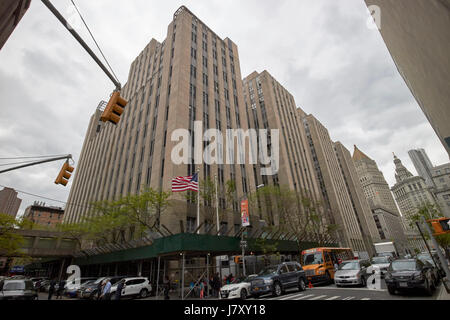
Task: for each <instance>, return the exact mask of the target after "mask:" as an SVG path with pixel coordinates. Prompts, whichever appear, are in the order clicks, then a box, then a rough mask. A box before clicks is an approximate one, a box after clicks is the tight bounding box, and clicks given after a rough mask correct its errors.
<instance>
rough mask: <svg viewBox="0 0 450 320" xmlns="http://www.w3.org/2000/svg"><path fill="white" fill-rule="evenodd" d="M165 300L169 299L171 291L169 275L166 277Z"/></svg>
mask: <svg viewBox="0 0 450 320" xmlns="http://www.w3.org/2000/svg"><path fill="white" fill-rule="evenodd" d="M163 284H164V300H169V299H170V297H169V291H170V279H169V277H168V276H165V277H164V282H163Z"/></svg>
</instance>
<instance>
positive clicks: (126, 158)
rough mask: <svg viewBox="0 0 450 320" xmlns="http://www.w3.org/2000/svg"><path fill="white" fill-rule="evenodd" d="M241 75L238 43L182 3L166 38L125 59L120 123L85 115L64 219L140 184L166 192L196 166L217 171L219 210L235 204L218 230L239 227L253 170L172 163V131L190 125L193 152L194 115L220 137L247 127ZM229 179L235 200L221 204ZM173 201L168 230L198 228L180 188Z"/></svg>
mask: <svg viewBox="0 0 450 320" xmlns="http://www.w3.org/2000/svg"><path fill="white" fill-rule="evenodd" d="M241 79H242V77H241V73H240V64H239V54H238V48H237V46H236V45H235V44H234V43H233V42H232V41H231V40H230V39H228V38H225V39H222V38H220V37H219V36H218V35H217V34H216V33H214V31H212V30H211V29H210V28H208V27H207V26H206V25H205V24H204V23H203V22H202V21H201V20H200V19H198V18H197V17H196V16H195V15H194V14H193V13H192V12H190V11H189V10H188V9H187V8H186V7H181V8H179V9H178V10H177V11H176V12H175V14H174V16H173V21H172V22H171V23H170V24H169V26H168V29H167V37H166V39H165V40H164V41H162V42H158V41H156V40H155V39H152V40H151V41H150V43H149V44H148V45H147V46H146V47H145V48H144V50H143V51H142V52H141V53H140V54H139V56H138V57H137V58H136V59H135V60H134V62H133V63H132V64H131V67H130V71H129V76H128V81H127V83H126V85H125V86H124V88H123V89H122V96H123V97H124V98H125V99H126V100H128V105H127V106H126V109H125V112H124V114H123V115H122V117H121V120H120V123H119V125H117V126H114V125H112V124H110V123H107V124H102V123H100V122H99V117H100V114H101V110H97V111H96V113H95V114H94V115H93V116H92V117H91V120H90V124H89V128H88V131H87V135H86V138H85V141H84V144H83V148H82V152H81V156H80V161H79V164H78V168H77V171H76V173H75V176H74V181H73V185H72V188H71V192H70V195H69V200H68V206H67V208H66V215H65V218H64V220H65V221H66V222H77V221H80V219H82V218H83V217H85V216H87V215H89V214H91V213H90V210H89V208H88V205H89V203H90V202H92V201H97V200H106V199H109V200H111V199H117V198H119V197H120V196H125V195H128V194H137V193H139V192H140V191H142V190H143V188H144V187H146V186H150V187H152V188H154V189H162V190H165V191H169V190H171V182H172V179H173V178H174V177H177V176H189V175H192V174H193V173H195V172H196V171H197V170H199V171H200V174H199V176H200V180H203V179H205V177H210V178H211V179H214V177H215V176H217V178H218V188H219V192H218V193H219V197H220V199H219V203H220V207H221V209H223V208H225V207H228V208H229V207H232V208H233V209H234V210H231V211H234V213H228V214H226V215H225V216H223V218H222V221H221V224H222V227H223V228H224V229H225V230H224V232H225V231H232V230H233V228H234V229H236V228H238V227H239V226H240V213H239V205H238V203H239V199H241V198H242V196H243V195H245V194H246V193H248V192H250V191H253V190H255V185H254V179H249V173H251V172H253V168H252V167H251V166H250V165H249V164H242V165H241V164H234V165H227V164H224V165H217V164H212V165H207V164H204V163H202V164H195V163H193V160H192V163H188V164H175V163H174V162H173V161H172V158H171V153H172V150H173V149H174V147H175V146H176V145H178V144H179V141H172V139H171V136H172V133H173V132H174V131H175V130H177V129H185V130H189V132H190V133H191V138H190V139H191V142H192V144H191V146H190V148H191V152H192V154H193V153H194V150H195V148H199V147H201V145H199V144H202V145H203V144H204V143H202V142H201V140H198V139H194V138H195V135H194V126H195V123H194V122H195V121H200V122H201V123H202V126H203V131H204V130H206V129H208V128H218V129H219V130H220V131H221V132H222V134H223V137H225V136H226V134H225V133H226V130H227V129H231V128H241V129H243V130H247V129H248V123H247V121H246V119H245V117H244V116H242V115H245V114H246V111H245V103H244V99H243V94H242V92H243V86H242V80H241ZM99 109H101V108H99ZM203 131H202V132H200V139H201V138H202V134H203ZM198 141H200V143H199V142H198ZM236 141H237V140H236ZM236 162H237V161H235V163H236ZM245 163H248V162H245ZM229 180H231V181H234V182H235V185H236V193H235V201H233V203H231V204H226V203H225V201H226V200H225V197H224V194H225V184H226V181H229ZM173 199H175V202H176V205H174V206H173V207H171V208H170V210H169V211H167V212H166V213H164V214H163V216H162V217H161V224H162V225H164V226H165V227H167V228H168V229H169V230H170V231H171V232H172V233H179V232H181V231H182V228H183V229H184V231H190V232H192V231H193V230H194V229H195V228H196V227H197V221H196V220H197V219H196V217H197V212H196V205H195V204H192V203H189V201H188V200H187V199H186V197H185V194H183V193H179V194H174V195H173ZM229 211H230V210H228V211H227V212H229ZM200 219H201V220H200V223H205V224H204V228H206V229H208V230H209V229H210V228H212V227H213V223H215V219H213V218H212V217H208V216H207V215H206V214H205V213H204V212H203V211H202V213H201V218H200ZM206 229H205V230H202V231H208V230H206Z"/></svg>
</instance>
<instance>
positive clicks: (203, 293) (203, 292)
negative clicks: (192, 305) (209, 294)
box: [200, 279, 205, 299]
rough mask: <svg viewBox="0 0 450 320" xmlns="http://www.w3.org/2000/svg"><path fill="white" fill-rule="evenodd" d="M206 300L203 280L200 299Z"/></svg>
mask: <svg viewBox="0 0 450 320" xmlns="http://www.w3.org/2000/svg"><path fill="white" fill-rule="evenodd" d="M204 298H205V281H204V279H202V281H200V299H204Z"/></svg>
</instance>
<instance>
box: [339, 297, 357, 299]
mask: <svg viewBox="0 0 450 320" xmlns="http://www.w3.org/2000/svg"><path fill="white" fill-rule="evenodd" d="M353 299H355V297H346V298H344V299H342V300H353Z"/></svg>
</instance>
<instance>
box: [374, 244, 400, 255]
mask: <svg viewBox="0 0 450 320" xmlns="http://www.w3.org/2000/svg"><path fill="white" fill-rule="evenodd" d="M374 246H375V251H376V252H377V255H378V256H391V257H393V258H395V257H398V251H397V248H396V246H395V243H394V242H393V241H390V242H380V243H375V244H374Z"/></svg>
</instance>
